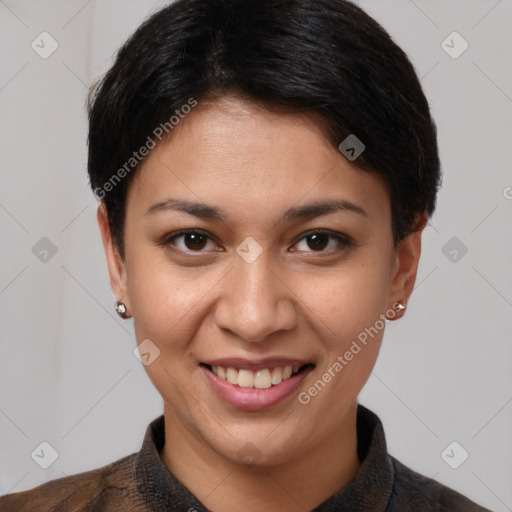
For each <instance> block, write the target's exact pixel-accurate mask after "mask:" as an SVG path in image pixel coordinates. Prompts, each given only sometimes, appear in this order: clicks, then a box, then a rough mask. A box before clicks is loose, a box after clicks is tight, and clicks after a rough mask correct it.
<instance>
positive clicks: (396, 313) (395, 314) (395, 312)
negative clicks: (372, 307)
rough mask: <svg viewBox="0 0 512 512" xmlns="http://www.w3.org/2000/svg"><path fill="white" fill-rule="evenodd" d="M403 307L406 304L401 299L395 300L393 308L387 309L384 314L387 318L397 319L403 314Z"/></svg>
mask: <svg viewBox="0 0 512 512" xmlns="http://www.w3.org/2000/svg"><path fill="white" fill-rule="evenodd" d="M405 308H406V306H405V304H404V303H403V302H402V301H401V300H399V301H398V302H395V303H394V304H393V309H392V310H391V311H388V313H387V314H386V318H387V319H388V320H398V319H399V318H402V317H403V316H404V314H405Z"/></svg>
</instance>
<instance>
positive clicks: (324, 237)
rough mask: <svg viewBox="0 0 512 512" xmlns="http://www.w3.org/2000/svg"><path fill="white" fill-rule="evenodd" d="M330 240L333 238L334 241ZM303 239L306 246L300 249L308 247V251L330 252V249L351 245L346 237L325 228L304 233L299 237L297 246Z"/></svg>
mask: <svg viewBox="0 0 512 512" xmlns="http://www.w3.org/2000/svg"><path fill="white" fill-rule="evenodd" d="M331 240H333V241H334V243H331V242H330V241H331ZM303 241H305V242H306V243H305V244H304V245H306V246H307V247H306V248H304V249H302V250H305V251H306V252H307V251H308V249H309V252H331V251H332V250H334V251H336V250H341V249H343V248H347V247H349V246H351V245H352V242H351V241H350V240H349V239H348V238H347V237H345V236H343V235H341V234H338V233H333V232H331V231H325V230H323V231H322V230H318V231H311V232H309V233H306V234H305V235H304V236H303V237H302V238H301V240H300V241H299V243H298V244H297V246H299V245H300V244H301V243H302V242H303ZM326 248H327V250H326Z"/></svg>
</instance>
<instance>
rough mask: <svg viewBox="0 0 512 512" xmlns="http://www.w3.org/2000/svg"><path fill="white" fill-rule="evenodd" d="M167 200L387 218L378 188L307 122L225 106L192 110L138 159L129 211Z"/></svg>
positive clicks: (377, 181) (241, 105)
mask: <svg viewBox="0 0 512 512" xmlns="http://www.w3.org/2000/svg"><path fill="white" fill-rule="evenodd" d="M168 197H172V198H178V199H184V200H194V201H200V202H203V203H207V204H213V205H217V206H221V205H224V207H225V209H226V210H229V209H232V210H233V211H237V212H253V214H254V213H259V214H260V215H262V214H264V213H265V212H267V213H270V212H275V213H277V212H278V211H279V210H280V209H284V208H286V209H287V208H289V207H290V206H291V205H293V204H297V203H300V202H308V203H309V202H312V201H316V200H325V199H342V200H347V201H350V202H353V203H363V204H365V207H364V209H365V210H368V213H369V214H370V215H374V216H375V215H377V216H378V215H388V214H389V196H388V191H387V187H386V185H385V183H384V182H383V180H382V179H381V178H380V177H379V176H378V175H376V174H374V173H370V172H367V171H363V170H361V169H359V168H358V167H357V166H356V165H355V164H354V163H352V162H349V161H348V160H347V159H346V158H345V157H344V156H343V155H342V154H341V153H340V152H339V150H338V149H337V148H336V147H334V146H333V145H332V144H331V143H330V142H329V140H328V138H327V137H326V134H325V131H324V130H323V129H322V126H321V125H320V124H319V123H317V122H316V120H315V119H314V118H313V117H312V116H310V115H305V114H289V113H276V112H272V111H269V110H265V109H264V108H261V107H258V106H255V105H253V104H250V103H246V102H243V101H242V100H237V99H233V98H224V99H222V100H219V101H216V102H214V103H207V104H199V105H198V106H197V107H196V108H195V109H194V111H192V112H191V113H190V114H188V115H187V116H186V117H184V119H182V120H181V121H180V123H179V125H178V126H176V127H175V128H174V129H173V131H172V133H171V136H170V137H169V139H167V140H165V141H162V143H160V144H159V145H157V147H156V148H155V149H153V150H152V151H151V153H150V154H149V155H148V156H147V157H146V159H145V161H144V162H143V165H142V168H141V169H139V171H138V173H137V175H136V177H135V179H134V182H133V183H132V186H131V187H130V189H129V197H128V201H129V203H131V205H132V206H133V207H135V208H137V209H140V210H141V211H142V209H143V208H146V209H147V208H148V207H150V206H151V204H154V203H155V202H158V201H164V200H166V199H167V198H168Z"/></svg>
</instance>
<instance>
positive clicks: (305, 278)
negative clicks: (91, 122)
mask: <svg viewBox="0 0 512 512" xmlns="http://www.w3.org/2000/svg"><path fill="white" fill-rule="evenodd" d="M340 142H341V141H340ZM363 142H364V141H363ZM354 163H355V164H356V163H357V161H356V162H354ZM354 163H351V162H349V161H348V160H347V159H346V158H345V157H344V156H343V155H342V154H341V153H340V152H339V151H338V150H337V149H335V148H333V147H332V146H331V145H329V143H328V142H327V141H326V139H325V138H324V137H323V136H322V133H321V132H320V130H319V129H318V128H317V126H316V125H315V124H314V123H313V122H312V121H311V120H310V119H308V118H306V117H303V116H300V115H294V116H292V115H284V114H276V113H270V112H268V111H265V110H262V109H258V108H256V107H254V106H250V105H249V104H247V103H243V102H241V101H239V100H236V99H228V98H224V99H223V100H221V101H217V102H216V103H213V104H209V105H205V104H201V103H200V104H199V106H198V107H197V108H196V109H194V110H193V111H192V113H190V114H189V115H188V116H187V117H186V118H185V119H184V120H182V121H181V123H180V124H179V125H178V126H177V127H175V128H174V130H173V133H172V137H171V139H170V140H169V141H168V142H166V143H165V144H162V145H160V146H157V147H156V148H155V149H154V150H152V152H151V153H150V154H149V155H148V156H147V157H146V160H145V162H144V166H143V168H142V169H141V170H140V171H139V174H138V175H137V176H136V178H135V180H134V181H133V183H132V184H131V185H130V189H129V193H128V197H127V208H126V224H125V251H126V253H125V254H126V258H125V261H121V260H119V258H117V257H116V256H115V255H114V252H113V250H112V246H111V243H110V242H109V233H108V230H107V228H106V223H105V219H104V211H103V209H100V212H99V218H100V225H101V226H102V231H103V234H104V240H105V242H106V247H107V257H108V262H109V269H110V274H111V282H112V286H113V289H114V292H115V293H116V296H117V297H118V298H120V297H122V298H123V302H124V303H125V304H126V305H127V308H128V312H129V313H130V315H132V316H133V318H134V325H135V332H136V338H137V343H138V344H140V343H141V342H143V341H144V340H150V342H148V341H145V342H144V343H145V345H143V347H145V351H146V352H147V353H149V354H150V355H146V356H145V357H146V358H147V359H148V361H147V362H149V363H151V364H148V365H147V366H146V370H147V372H148V375H149V377H150V379H151V380H152V382H153V383H154V385H155V387H156V388H157V389H158V391H159V392H160V394H161V395H162V397H163V399H164V402H165V410H166V413H167V414H169V415H171V416H172V418H173V421H176V422H179V423H180V424H181V425H182V426H183V427H184V428H186V430H187V432H188V433H189V434H190V435H192V436H193V437H194V438H195V439H196V440H199V441H200V442H201V443H202V445H204V446H208V447H210V448H212V449H213V450H214V451H215V452H216V453H218V454H221V455H223V456H224V457H227V458H228V459H230V460H233V461H237V460H241V457H243V456H244V455H246V454H245V452H244V450H245V451H247V450H249V451H251V450H252V451H253V452H256V453H257V458H259V459H260V462H261V463H263V464H265V463H266V464H272V463H278V462H284V461H286V460H289V459H290V458H292V457H294V456H295V455H296V454H297V453H298V450H300V451H301V453H306V452H307V450H308V449H314V448H315V446H317V445H318V444H319V443H321V442H322V439H324V438H325V437H326V436H329V434H333V433H334V432H336V429H337V428H339V425H340V423H341V422H342V418H343V417H344V415H346V414H347V412H348V411H349V410H350V409H351V408H352V409H353V406H354V403H355V401H356V398H357V395H358V393H359V392H360V390H361V388H362V387H363V385H364V384H365V382H366V380H367V379H368V377H369V375H370V373H371V370H372V368H373V366H374V363H375V360H376V358H377V354H378V351H379V347H380V344H381V339H382V335H383V332H384V330H383V326H384V321H383V318H384V314H385V313H386V311H388V312H389V310H390V308H391V307H392V305H393V304H394V303H395V302H396V301H398V300H400V299H407V298H408V296H409V294H410V292H411V290H412V286H413V284H414V279H415V274H416V268H417V263H418V258H419V252H420V233H421V231H419V232H417V233H416V234H414V235H411V236H410V237H408V239H406V241H405V242H404V243H403V244H402V245H401V246H399V248H398V250H397V251H395V250H394V248H393V245H392V232H391V207H390V198H389V194H388V191H387V188H386V186H385V185H384V183H383V181H381V179H380V178H379V177H377V176H376V175H374V174H370V173H368V172H365V171H361V170H359V169H358V168H356V167H355V165H354ZM178 202H182V203H185V202H186V203H187V204H188V205H189V206H191V205H192V203H194V204H196V203H200V204H201V206H200V207H199V206H196V207H194V208H188V210H189V211H188V212H186V211H185V209H187V208H180V207H179V204H178ZM334 202H336V203H337V204H338V205H339V207H338V208H331V209H327V208H322V207H318V208H316V209H315V208H309V206H311V205H313V204H324V203H334ZM173 205H174V206H173ZM194 212H195V213H194ZM313 230H322V232H321V233H319V234H318V233H317V234H316V235H315V234H314V233H311V231H313ZM183 231H186V232H189V233H188V234H187V233H185V234H183V233H182V234H179V233H178V232H183ZM365 329H366V331H365ZM365 334H366V336H365ZM363 340H364V341H363ZM158 351H159V352H158ZM208 364H209V365H210V366H212V367H214V366H220V367H223V368H224V370H216V369H215V368H209V367H208V366H206V365H208ZM304 365H307V366H305V367H304V369H303V370H302V371H300V372H299V373H297V375H296V376H292V377H291V378H287V379H285V380H283V381H282V382H281V383H279V381H280V379H282V378H283V372H284V373H285V375H284V377H288V374H289V372H290V370H289V369H283V367H287V366H288V367H289V366H292V371H294V370H296V369H297V367H303V366H304ZM227 367H231V368H233V369H232V370H226V368H227ZM294 367H295V368H294ZM267 368H268V370H267ZM276 368H281V369H280V370H279V369H276ZM239 369H241V370H242V371H241V372H237V371H236V370H239ZM212 370H215V371H216V373H217V374H219V373H220V375H215V374H214V373H213V371H212ZM224 372H226V373H227V374H228V375H227V376H226V377H224V375H223V373H224ZM228 377H229V379H230V380H231V381H232V382H236V383H237V384H235V383H230V382H228V381H227V380H225V378H228ZM272 378H274V384H272ZM236 379H239V380H236ZM238 384H241V386H240V385H238ZM244 386H246V387H244ZM269 386H270V387H269ZM166 421H168V419H167V417H166ZM169 421H170V419H169ZM249 447H250V448H249ZM251 455H254V454H251V453H249V456H251ZM253 458H254V456H253Z"/></svg>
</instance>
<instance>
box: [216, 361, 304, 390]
mask: <svg viewBox="0 0 512 512" xmlns="http://www.w3.org/2000/svg"><path fill="white" fill-rule="evenodd" d="M299 368H300V367H299V366H284V367H281V368H264V369H263V370H258V371H256V372H253V371H252V370H237V369H236V368H223V367H222V366H212V372H213V373H215V375H217V376H218V377H220V378H221V379H224V380H227V381H228V382H229V383H230V384H236V385H238V386H240V387H242V388H257V389H268V388H269V387H271V386H275V385H276V384H280V383H281V382H282V381H283V380H286V379H289V378H290V377H291V376H292V375H293V374H295V373H297V372H298V371H299Z"/></svg>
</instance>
